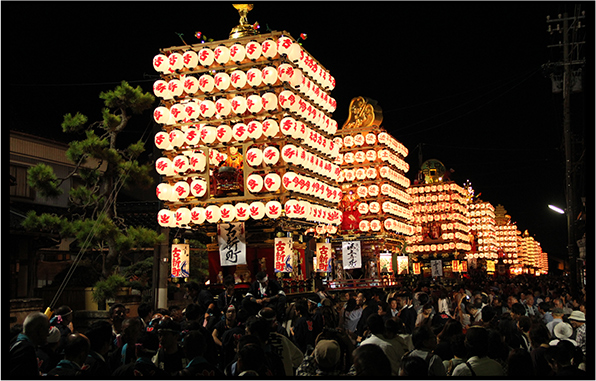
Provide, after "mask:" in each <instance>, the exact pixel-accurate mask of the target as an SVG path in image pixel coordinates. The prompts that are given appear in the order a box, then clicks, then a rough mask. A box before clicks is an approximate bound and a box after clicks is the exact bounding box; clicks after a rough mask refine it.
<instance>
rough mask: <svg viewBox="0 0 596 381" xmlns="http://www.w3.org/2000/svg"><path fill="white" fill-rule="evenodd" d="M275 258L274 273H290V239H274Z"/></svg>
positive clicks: (291, 268)
mask: <svg viewBox="0 0 596 381" xmlns="http://www.w3.org/2000/svg"><path fill="white" fill-rule="evenodd" d="M273 245H274V249H273V255H274V258H275V272H276V273H279V272H282V273H291V272H292V270H294V268H293V267H292V245H293V243H292V238H275V241H274V243H273Z"/></svg>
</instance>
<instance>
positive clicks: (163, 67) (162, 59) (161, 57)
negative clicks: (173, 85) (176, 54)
mask: <svg viewBox="0 0 596 381" xmlns="http://www.w3.org/2000/svg"><path fill="white" fill-rule="evenodd" d="M169 66H170V62H169V61H168V57H166V55H165V54H158V55H156V56H155V57H153V68H154V69H155V71H157V72H159V73H167V72H168V67H169Z"/></svg>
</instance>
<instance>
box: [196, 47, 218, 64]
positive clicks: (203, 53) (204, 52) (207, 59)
mask: <svg viewBox="0 0 596 381" xmlns="http://www.w3.org/2000/svg"><path fill="white" fill-rule="evenodd" d="M197 55H198V56H199V63H200V64H201V65H203V67H209V66H211V65H212V64H213V61H214V60H215V53H213V50H211V49H209V48H203V49H201V50H199V52H198V53H197ZM195 66H196V65H195Z"/></svg>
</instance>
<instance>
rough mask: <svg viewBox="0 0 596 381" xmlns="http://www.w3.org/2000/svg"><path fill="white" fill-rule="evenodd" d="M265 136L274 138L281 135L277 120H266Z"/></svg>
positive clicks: (263, 124) (263, 126)
mask: <svg viewBox="0 0 596 381" xmlns="http://www.w3.org/2000/svg"><path fill="white" fill-rule="evenodd" d="M262 128H263V135H265V136H266V137H274V136H276V135H277V134H278V133H279V125H278V124H277V121H276V120H275V119H266V120H265V121H263V123H262Z"/></svg>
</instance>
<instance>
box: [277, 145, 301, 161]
mask: <svg viewBox="0 0 596 381" xmlns="http://www.w3.org/2000/svg"><path fill="white" fill-rule="evenodd" d="M297 154H298V152H297V150H296V147H295V146H294V145H292V144H286V145H285V146H284V147H283V148H282V149H281V157H282V159H284V161H285V162H286V163H289V164H294V161H295V160H296V156H297Z"/></svg>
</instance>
